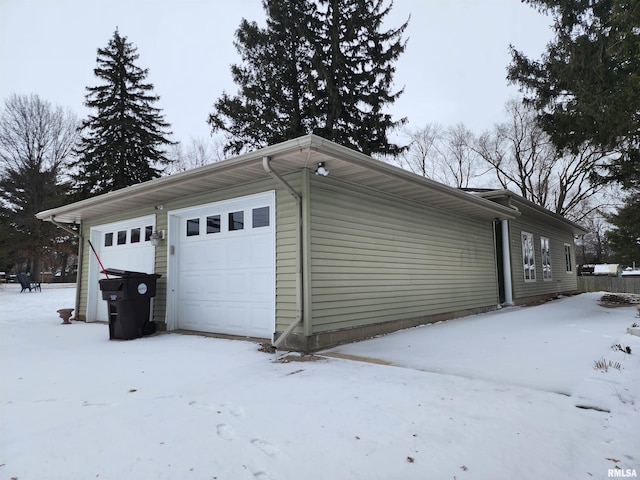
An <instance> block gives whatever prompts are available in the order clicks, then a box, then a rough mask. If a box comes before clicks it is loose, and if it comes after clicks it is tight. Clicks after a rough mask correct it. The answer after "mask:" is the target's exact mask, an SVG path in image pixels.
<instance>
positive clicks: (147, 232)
mask: <svg viewBox="0 0 640 480" xmlns="http://www.w3.org/2000/svg"><path fill="white" fill-rule="evenodd" d="M152 234H153V225H147V226H146V227H144V241H145V242H148V241H149V240H151V235H152Z"/></svg>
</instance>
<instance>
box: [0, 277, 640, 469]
mask: <svg viewBox="0 0 640 480" xmlns="http://www.w3.org/2000/svg"><path fill="white" fill-rule="evenodd" d="M74 297H75V289H74V288H73V286H66V287H65V286H53V285H51V286H50V285H45V286H44V287H43V290H42V293H39V292H38V293H22V294H21V293H19V288H17V286H16V285H4V286H2V287H0V312H1V313H0V374H1V377H0V380H1V391H0V412H1V421H2V425H1V431H0V479H2V480H10V479H18V480H29V479H37V480H42V479H65V480H67V479H114V480H122V479H136V480H140V479H178V480H181V479H203V480H204V479H206V480H210V479H229V480H242V479H259V480H267V479H273V480H276V479H305V480H313V479H331V480H337V479H367V480H369V479H385V480H387V479H402V480H408V479H420V480H423V479H458V480H464V479H469V480H471V479H536V480H540V479H550V480H551V479H553V480H555V479H590V478H594V479H602V478H609V476H610V475H611V474H614V475H615V476H617V477H620V476H625V475H626V476H632V475H633V474H634V473H635V474H636V475H640V434H639V432H640V337H636V336H632V335H628V334H626V329H627V328H628V327H630V326H631V324H632V323H634V322H638V323H640V319H639V318H637V315H638V312H637V310H636V309H635V308H634V307H621V308H604V307H601V306H599V305H598V303H597V300H598V298H599V294H583V295H580V296H576V297H571V298H564V299H560V300H556V301H553V302H550V303H547V304H544V305H540V306H535V307H520V308H516V307H514V308H508V309H503V310H501V311H498V312H495V313H491V314H484V315H477V316H473V317H467V318H463V319H457V320H452V321H449V322H444V323H439V324H435V325H429V326H424V327H421V328H415V329H411V330H406V331H403V332H398V333H395V334H391V335H387V336H385V337H380V338H376V339H372V340H369V341H366V342H360V343H357V344H352V345H347V346H343V347H339V348H335V349H333V350H332V351H330V352H328V355H332V356H323V357H322V358H321V359H320V360H317V361H276V360H277V359H280V360H283V359H287V358H291V357H287V355H286V354H285V353H282V352H280V353H279V354H277V355H274V354H268V353H263V352H260V351H258V345H256V344H254V343H251V342H246V341H234V340H223V339H216V338H207V337H202V336H195V335H194V336H190V335H177V334H160V335H155V336H152V337H145V338H143V339H138V340H132V341H109V339H108V338H109V334H108V327H107V326H106V325H101V324H84V323H77V322H74V323H73V324H72V325H61V321H62V320H61V319H60V318H59V317H58V315H57V313H56V310H57V309H59V308H63V307H71V306H73V303H74ZM617 344H620V346H621V347H622V348H623V349H626V347H627V346H628V347H629V348H630V349H631V352H632V353H631V354H627V353H624V352H622V351H620V350H617V349H614V348H612V345H617ZM336 356H343V357H346V356H350V357H367V358H373V359H377V360H380V361H383V362H388V363H391V364H393V365H384V364H379V363H370V362H363V361H354V360H349V359H345V358H336ZM293 358H294V359H296V358H297V359H299V357H298V356H297V355H294V356H293ZM602 359H604V362H605V364H606V365H608V364H609V362H611V365H612V366H610V367H608V371H606V372H605V371H601V370H596V369H594V363H595V362H596V361H598V360H602ZM618 363H619V366H620V370H618V369H616V368H614V366H615V365H617V364H618ZM577 406H581V407H588V408H576V407H577ZM614 469H616V471H614Z"/></svg>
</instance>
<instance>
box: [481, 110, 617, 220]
mask: <svg viewBox="0 0 640 480" xmlns="http://www.w3.org/2000/svg"><path fill="white" fill-rule="evenodd" d="M506 112H507V116H508V121H507V122H504V123H501V124H498V125H496V126H495V127H494V129H493V130H491V131H487V132H485V133H483V134H482V135H481V136H480V137H479V139H478V142H477V146H476V149H477V152H478V154H479V155H480V156H481V157H482V158H483V159H484V160H485V161H486V162H487V163H488V165H490V166H491V168H492V169H493V171H494V173H495V176H496V178H497V179H498V181H499V182H500V185H501V186H502V188H505V189H510V190H514V191H516V193H518V194H519V195H521V196H522V197H524V198H526V199H527V200H530V201H532V202H533V203H535V204H537V205H540V206H542V207H545V208H548V209H549V210H551V211H554V212H556V213H558V214H561V215H565V216H567V217H569V218H573V219H576V220H579V219H580V217H583V216H584V215H585V214H588V212H589V209H585V208H584V207H585V202H586V201H587V200H588V199H590V198H592V197H593V196H594V195H596V194H598V193H599V192H601V191H602V189H603V188H604V187H603V186H602V185H599V184H597V183H594V182H591V180H590V177H591V175H592V174H593V173H594V171H595V170H596V169H598V168H600V167H601V165H602V164H603V163H606V159H607V157H606V154H605V153H603V152H601V151H599V150H598V149H596V148H593V147H591V146H590V145H588V144H585V145H583V146H582V148H580V149H578V150H577V151H576V152H558V151H557V150H556V148H555V147H554V146H553V144H552V142H551V139H550V138H549V136H548V135H547V134H546V133H545V132H544V131H543V130H542V129H541V128H540V127H539V125H538V124H537V121H536V115H535V112H534V111H532V110H531V109H530V108H529V107H527V106H525V105H524V104H522V103H521V102H520V101H518V100H515V99H514V100H511V101H509V102H507V105H506Z"/></svg>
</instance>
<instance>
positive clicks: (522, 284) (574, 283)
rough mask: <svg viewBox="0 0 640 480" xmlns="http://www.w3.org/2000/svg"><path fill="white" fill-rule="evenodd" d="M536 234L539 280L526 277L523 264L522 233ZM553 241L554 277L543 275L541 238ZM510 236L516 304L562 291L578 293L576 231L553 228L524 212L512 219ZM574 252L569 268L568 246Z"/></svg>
mask: <svg viewBox="0 0 640 480" xmlns="http://www.w3.org/2000/svg"><path fill="white" fill-rule="evenodd" d="M523 232H526V233H528V234H531V235H532V236H533V247H534V259H535V271H536V275H535V277H536V278H535V280H528V279H527V280H525V276H524V265H523V251H522V250H523V245H522V233H523ZM542 237H544V238H547V239H548V240H549V253H550V258H551V278H549V279H545V278H544V276H543V265H542V248H541V240H540V239H541V238H542ZM509 238H510V242H511V245H510V250H511V272H512V273H511V277H512V282H513V298H514V302H515V303H526V302H528V301H535V300H537V299H543V298H548V297H550V296H555V295H557V294H560V293H574V292H576V291H577V289H578V280H577V276H576V268H575V246H574V243H573V233H571V232H568V231H561V230H558V229H557V228H554V227H550V226H549V225H548V224H545V223H544V222H542V221H539V220H534V219H531V218H527V217H525V216H524V215H523V216H522V217H520V218H518V219H515V220H510V221H509ZM565 244H567V245H569V248H570V251H571V264H572V265H571V271H567V265H566V263H567V262H566V260H565V247H564V245H565Z"/></svg>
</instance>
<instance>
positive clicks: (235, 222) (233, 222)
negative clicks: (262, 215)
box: [229, 210, 244, 232]
mask: <svg viewBox="0 0 640 480" xmlns="http://www.w3.org/2000/svg"><path fill="white" fill-rule="evenodd" d="M238 230H244V210H240V211H238V212H229V231H230V232H234V231H238Z"/></svg>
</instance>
